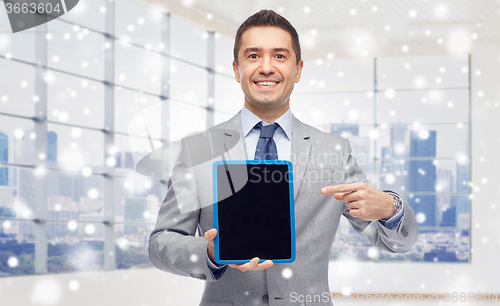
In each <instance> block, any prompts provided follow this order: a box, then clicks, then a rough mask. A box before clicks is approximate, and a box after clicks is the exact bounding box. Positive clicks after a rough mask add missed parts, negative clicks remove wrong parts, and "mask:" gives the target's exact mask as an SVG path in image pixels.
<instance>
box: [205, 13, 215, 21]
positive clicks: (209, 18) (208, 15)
mask: <svg viewBox="0 0 500 306" xmlns="http://www.w3.org/2000/svg"><path fill="white" fill-rule="evenodd" d="M206 17H207V20H212V19H213V18H214V15H212V14H210V13H209V14H207V16H206Z"/></svg>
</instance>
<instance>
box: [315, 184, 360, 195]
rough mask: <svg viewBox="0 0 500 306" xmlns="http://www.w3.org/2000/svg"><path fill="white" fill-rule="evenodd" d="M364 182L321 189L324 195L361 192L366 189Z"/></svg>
mask: <svg viewBox="0 0 500 306" xmlns="http://www.w3.org/2000/svg"><path fill="white" fill-rule="evenodd" d="M364 184H365V183H363V182H357V183H352V184H340V185H334V186H326V187H323V188H321V193H322V194H332V193H348V192H353V191H356V190H359V189H361V188H363V187H364Z"/></svg>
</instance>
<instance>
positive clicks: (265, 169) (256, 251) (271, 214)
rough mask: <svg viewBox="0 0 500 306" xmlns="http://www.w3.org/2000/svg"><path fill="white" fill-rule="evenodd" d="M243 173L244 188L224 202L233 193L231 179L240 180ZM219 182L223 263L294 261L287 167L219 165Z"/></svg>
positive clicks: (220, 244) (220, 251)
mask: <svg viewBox="0 0 500 306" xmlns="http://www.w3.org/2000/svg"><path fill="white" fill-rule="evenodd" d="M226 167H227V168H226ZM227 170H228V171H227ZM244 172H246V173H247V174H246V175H248V180H247V182H246V184H245V185H244V186H243V188H241V189H240V190H239V191H236V193H231V194H232V195H231V196H229V197H226V198H224V199H221V195H222V194H225V193H226V194H227V190H228V189H229V190H233V191H234V186H231V185H232V183H231V182H232V179H230V178H231V176H232V177H233V178H235V177H240V178H241V177H242V174H244ZM217 178H218V179H217V189H218V193H217V194H218V197H219V201H218V220H219V221H218V222H219V233H218V236H219V257H220V259H221V260H247V259H248V260H249V259H252V258H254V257H259V258H261V259H271V260H273V259H289V258H291V249H292V247H291V240H292V236H291V235H292V233H291V225H290V194H289V192H290V189H289V176H288V166H287V165H276V164H272V165H266V164H258V165H252V164H248V165H235V164H228V165H218V166H217ZM228 185H229V186H228Z"/></svg>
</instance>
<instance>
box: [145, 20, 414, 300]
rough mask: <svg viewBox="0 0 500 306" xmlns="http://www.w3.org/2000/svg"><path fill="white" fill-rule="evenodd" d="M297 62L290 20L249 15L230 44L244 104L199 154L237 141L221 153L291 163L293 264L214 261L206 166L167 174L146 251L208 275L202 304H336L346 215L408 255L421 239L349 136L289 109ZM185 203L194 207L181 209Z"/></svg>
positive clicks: (376, 241)
mask: <svg viewBox="0 0 500 306" xmlns="http://www.w3.org/2000/svg"><path fill="white" fill-rule="evenodd" d="M302 68H303V61H302V59H301V52H300V44H299V37H298V34H297V32H296V31H295V29H294V28H293V26H292V25H291V24H290V23H289V22H288V21H287V20H286V19H285V18H283V17H282V16H280V15H279V14H276V13H275V12H273V11H270V10H262V11H260V12H258V13H256V14H254V15H252V16H250V17H249V18H248V19H247V20H246V21H245V22H243V24H242V25H241V26H240V27H239V29H238V31H237V34H236V39H235V45H234V62H233V70H234V75H235V79H236V81H237V82H238V83H240V85H241V88H242V90H243V93H244V97H245V99H244V105H243V107H242V110H241V111H240V112H238V113H237V114H236V115H235V116H234V117H233V118H231V119H230V120H228V121H227V122H224V123H222V124H219V125H218V126H215V127H213V128H212V129H213V130H217V131H221V135H222V136H221V137H223V141H221V142H223V143H221V142H214V143H213V144H211V145H210V146H213V147H212V148H211V149H210V150H205V151H208V152H213V151H214V150H215V149H217V147H218V146H219V147H220V146H224V145H225V144H226V143H229V142H231V143H234V140H235V139H234V137H237V139H236V140H238V144H239V145H236V146H235V147H234V148H232V149H231V150H229V149H228V150H229V151H228V152H227V155H226V158H229V159H232V160H245V159H282V160H290V161H291V162H292V164H293V175H294V182H293V185H294V200H295V233H296V259H295V261H294V262H292V263H286V264H285V263H283V264H274V263H273V262H271V261H269V260H268V261H265V262H262V263H259V260H260V259H259V258H254V259H252V260H251V261H250V262H248V263H245V264H240V265H232V264H231V265H228V266H225V265H218V264H216V263H215V261H214V243H213V241H214V238H215V237H216V235H217V231H216V230H215V229H213V213H212V207H211V206H204V205H202V204H201V203H206V202H209V201H211V199H212V198H211V197H212V190H211V189H212V181H211V173H210V172H211V168H210V167H209V166H210V165H206V166H200V167H194V168H195V169H194V170H193V176H194V177H193V178H192V179H185V180H184V181H183V185H182V187H179V188H174V187H175V185H176V183H175V182H173V179H172V178H171V179H170V180H169V188H168V192H167V196H166V198H165V200H164V202H163V204H162V207H161V209H160V212H159V215H158V221H157V224H156V227H155V229H154V231H153V232H152V233H151V236H150V239H149V253H150V257H151V261H152V262H153V264H154V265H155V266H156V267H157V268H158V269H161V270H163V271H167V272H171V273H174V274H178V275H184V276H190V277H194V278H198V279H201V280H204V281H206V286H205V290H204V293H203V296H202V300H201V303H200V305H300V304H302V305H304V303H305V305H307V304H308V303H309V302H314V305H332V302H331V300H330V299H329V298H328V297H329V286H328V263H329V255H330V250H331V246H332V243H333V239H334V236H335V232H336V230H337V227H338V224H339V220H340V218H341V217H342V216H344V217H346V218H347V219H348V220H349V222H350V223H351V225H352V226H353V228H354V230H355V231H356V232H357V233H359V234H361V235H363V236H365V237H366V238H367V239H368V240H369V241H370V242H371V243H373V245H375V246H377V247H379V248H381V249H384V250H386V251H389V252H407V251H408V250H410V249H411V248H412V247H413V245H414V243H415V242H416V240H417V237H418V225H417V222H416V219H415V213H414V211H413V209H412V208H411V207H410V206H409V205H408V203H407V202H406V201H405V200H404V199H402V198H401V197H400V196H399V195H397V194H395V193H393V192H390V191H386V192H382V191H379V190H377V189H375V188H374V187H373V186H372V185H371V183H370V182H369V181H368V180H367V179H366V177H365V175H364V174H363V172H362V170H361V168H360V167H359V166H358V165H357V163H356V160H355V159H354V157H353V156H352V155H351V149H350V146H349V142H348V141H347V140H346V139H344V138H342V137H340V136H338V135H335V134H329V133H323V132H321V131H319V130H317V129H315V128H313V127H311V126H308V125H306V124H304V123H302V122H300V121H299V120H298V119H296V118H295V117H294V116H293V115H292V113H291V109H290V95H291V93H292V91H293V87H294V85H295V83H297V82H299V81H300V76H301V72H302ZM214 148H215V149H214ZM202 151H204V150H200V149H197V148H193V147H192V146H189V145H188V144H187V143H183V145H182V147H181V153H180V154H179V156H178V159H177V162H176V165H175V167H174V172H175V169H176V168H177V169H187V168H190V167H191V166H193V165H194V164H195V163H194V160H195V159H197V155H199V154H201V153H200V152H202ZM215 151H217V150H215ZM211 158H213V159H217V158H220V157H217V156H211ZM191 168H193V167H191ZM177 186H180V185H179V184H177ZM186 193H187V194H188V196H182V199H181V196H180V195H181V194H186ZM181 202H182V203H181ZM185 204H188V205H193V206H194V207H199V209H193V210H190V211H187V212H185V211H182V207H185ZM262 213H265V212H262ZM197 231H198V236H196V233H197ZM300 296H301V297H306V298H305V299H304V298H303V299H298V298H297V297H300ZM307 297H308V298H307ZM313 297H314V298H313ZM317 297H320V298H319V299H316V298H317Z"/></svg>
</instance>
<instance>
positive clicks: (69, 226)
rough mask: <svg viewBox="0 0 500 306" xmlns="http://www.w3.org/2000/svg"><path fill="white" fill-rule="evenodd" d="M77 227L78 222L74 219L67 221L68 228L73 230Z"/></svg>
mask: <svg viewBox="0 0 500 306" xmlns="http://www.w3.org/2000/svg"><path fill="white" fill-rule="evenodd" d="M77 228H78V223H76V221H75V220H71V221H68V229H69V230H70V231H74V230H76V229H77Z"/></svg>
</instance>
